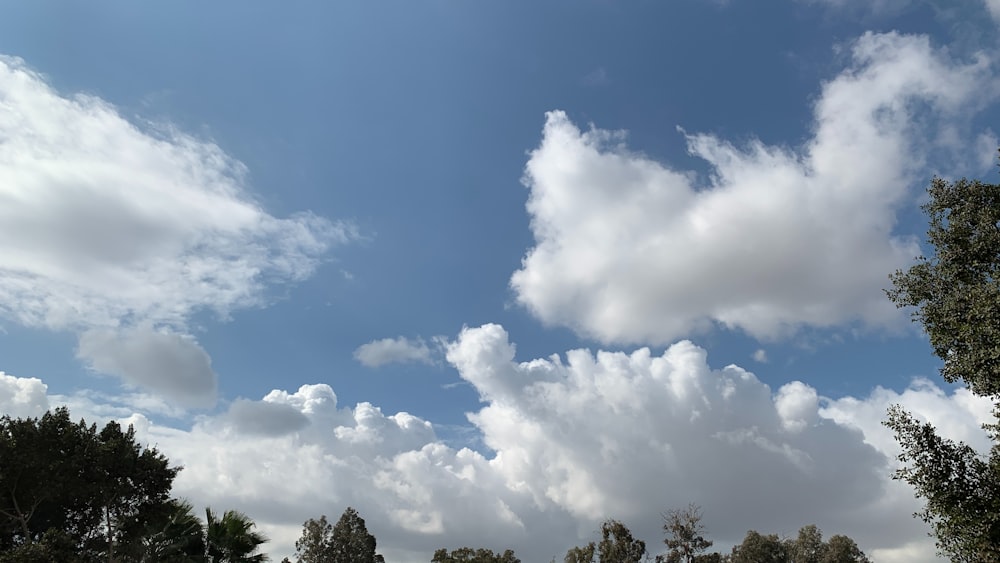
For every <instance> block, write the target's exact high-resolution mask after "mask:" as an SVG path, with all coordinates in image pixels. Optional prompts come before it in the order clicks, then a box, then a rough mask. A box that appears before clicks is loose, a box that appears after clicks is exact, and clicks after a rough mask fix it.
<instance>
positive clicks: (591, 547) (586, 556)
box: [563, 542, 597, 563]
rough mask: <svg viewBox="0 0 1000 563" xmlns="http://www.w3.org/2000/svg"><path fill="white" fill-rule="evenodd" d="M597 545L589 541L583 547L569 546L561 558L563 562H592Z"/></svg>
mask: <svg viewBox="0 0 1000 563" xmlns="http://www.w3.org/2000/svg"><path fill="white" fill-rule="evenodd" d="M596 553H597V546H596V545H595V544H594V542H590V543H588V544H587V545H585V546H583V547H571V548H570V549H569V551H567V552H566V557H564V558H563V563H593V562H594V555H595V554H596Z"/></svg>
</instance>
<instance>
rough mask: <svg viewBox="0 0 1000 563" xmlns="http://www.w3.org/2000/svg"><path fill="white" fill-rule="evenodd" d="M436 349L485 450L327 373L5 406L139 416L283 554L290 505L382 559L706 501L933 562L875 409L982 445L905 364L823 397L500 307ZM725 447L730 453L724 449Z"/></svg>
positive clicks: (789, 530)
mask: <svg viewBox="0 0 1000 563" xmlns="http://www.w3.org/2000/svg"><path fill="white" fill-rule="evenodd" d="M447 359H448V362H449V363H450V364H451V365H452V366H453V367H454V368H455V369H456V370H457V372H458V374H459V376H460V377H461V378H462V379H463V380H465V381H467V382H468V383H469V384H471V385H472V386H473V387H474V388H475V389H476V390H477V392H478V393H479V395H480V398H481V400H482V401H483V406H482V408H480V409H479V410H478V411H476V412H473V413H470V415H469V419H470V421H471V422H472V423H473V424H474V425H475V427H476V429H477V431H478V432H479V433H480V434H481V436H482V440H483V442H484V443H485V444H486V445H487V446H488V448H489V449H488V450H487V451H484V452H477V451H473V450H470V449H466V448H463V449H455V448H451V447H448V446H447V445H445V444H444V443H442V441H441V440H440V439H438V437H437V436H436V434H435V432H434V428H433V425H432V424H431V423H430V422H429V421H426V420H422V419H420V418H417V417H414V416H412V415H409V414H407V413H396V414H393V415H388V414H385V413H383V412H382V411H381V410H380V409H379V408H378V407H376V406H374V405H372V404H369V403H360V404H358V405H356V406H354V407H353V408H352V407H347V406H341V405H339V404H338V402H337V396H336V394H335V393H334V391H333V390H332V389H331V388H330V387H329V386H327V385H322V384H320V385H304V386H302V387H300V388H299V389H298V390H296V391H293V392H289V391H282V390H275V391H272V392H271V393H269V394H268V395H267V396H265V397H264V398H263V399H262V400H260V401H251V400H246V399H242V400H239V401H236V402H235V403H233V404H232V405H231V407H230V409H229V411H228V412H226V413H223V414H220V415H218V416H206V417H200V418H199V420H198V421H197V422H196V424H195V425H194V426H193V427H192V428H190V429H184V428H173V427H170V426H163V425H158V424H153V423H152V422H150V420H149V418H148V417H146V416H145V415H144V414H142V412H141V409H136V408H134V406H131V407H130V406H127V405H125V404H124V403H122V404H117V405H109V404H108V402H107V401H97V400H95V398H94V397H92V396H70V397H47V396H46V395H45V394H44V392H45V388H44V385H43V384H42V383H41V382H40V381H38V380H36V379H18V378H15V377H12V376H4V377H2V378H0V386H2V387H3V388H4V389H11V388H13V389H17V390H20V391H19V392H16V393H14V394H12V395H11V394H9V393H4V394H3V395H2V396H3V397H4V400H3V401H2V402H0V407H2V409H3V412H12V413H20V414H36V413H38V412H41V410H42V409H43V408H46V407H47V406H48V405H50V404H51V405H56V404H64V403H65V404H69V405H70V406H71V408H72V412H73V415H74V417H78V416H87V417H88V418H95V419H100V418H107V417H109V416H112V417H115V418H118V419H120V420H123V421H125V422H130V423H133V424H135V426H136V428H137V431H138V432H139V436H140V439H142V440H144V441H148V442H149V443H153V444H156V445H157V447H159V448H160V449H161V450H162V451H163V452H164V453H165V454H166V455H167V456H168V457H169V458H170V459H171V461H172V462H174V463H176V464H180V465H183V466H184V467H185V469H184V470H183V471H182V472H181V474H180V476H179V477H178V479H177V482H176V487H175V493H176V494H179V495H183V496H186V497H188V498H190V499H193V500H195V501H196V502H200V503H205V504H210V505H212V506H213V507H227V508H230V507H231V508H237V509H240V510H245V511H247V512H248V513H249V514H251V515H253V517H254V518H255V519H256V520H257V521H258V523H260V524H262V525H263V526H264V528H265V530H266V531H268V532H269V533H270V534H271V536H272V538H274V542H273V543H272V544H270V545H269V550H270V552H271V553H272V554H273V555H275V556H277V558H279V559H280V557H281V556H283V555H286V554H290V553H291V552H292V551H293V547H292V544H293V543H294V540H295V539H296V538H297V537H298V535H299V533H300V531H301V523H302V522H303V521H304V520H305V519H306V518H310V517H318V516H319V515H320V514H327V515H328V516H333V517H336V516H337V515H339V513H340V512H341V511H343V509H344V508H345V507H346V506H348V505H351V506H354V507H356V508H357V509H358V510H359V511H361V513H362V514H363V515H364V517H365V519H366V521H367V522H368V524H369V528H370V530H371V531H372V532H373V533H374V534H375V535H376V537H377V538H378V540H379V544H380V546H382V548H383V553H385V554H386V555H387V557H392V558H393V559H396V560H403V561H419V560H427V559H428V558H429V556H430V553H431V552H432V551H433V550H434V549H436V548H439V547H457V546H461V545H477V546H479V545H481V546H487V547H491V548H502V547H514V548H516V550H517V552H518V555H519V556H520V557H521V558H522V560H525V561H545V560H549V559H550V558H551V557H553V556H554V557H556V558H557V559H558V558H560V557H561V556H562V555H563V554H564V553H565V550H566V549H567V548H568V547H570V546H571V545H573V544H577V543H582V542H584V541H587V540H589V539H591V536H592V535H593V533H594V532H595V531H596V530H597V529H598V525H599V522H600V521H601V520H602V519H604V518H608V517H615V518H619V519H622V520H623V521H625V522H626V524H627V525H629V526H630V527H631V528H632V529H633V531H634V532H636V534H637V535H638V537H640V538H643V539H645V540H646V541H647V544H648V545H649V546H650V547H652V548H653V549H656V548H657V547H658V546H659V545H660V540H661V532H660V530H659V522H660V519H659V514H660V512H661V511H663V510H666V509H669V508H672V507H677V506H684V505H686V504H687V503H689V502H696V503H699V504H700V505H702V506H703V507H704V512H705V517H706V521H705V522H706V524H707V526H708V530H709V532H710V534H711V537H712V539H714V540H716V542H717V547H719V548H722V549H725V546H726V545H729V544H731V543H733V542H739V541H740V540H741V539H742V537H743V535H744V534H745V532H746V530H747V529H748V528H751V527H752V528H755V529H757V530H760V531H762V532H767V533H772V532H775V533H779V534H785V535H790V534H794V532H795V531H796V530H797V529H798V527H800V526H801V525H804V524H807V523H816V524H818V525H819V526H820V527H821V528H822V529H823V530H825V531H826V532H827V533H828V534H833V533H845V534H848V535H850V536H852V537H854V538H856V539H857V540H858V541H859V542H860V544H861V546H862V547H863V548H864V549H866V550H867V551H869V553H874V554H875V556H876V559H875V560H876V561H883V562H884V561H902V560H907V561H917V562H919V561H932V560H934V558H933V556H932V554H933V547H932V545H931V544H930V543H929V542H928V540H927V538H926V537H925V534H926V529H925V528H924V526H923V525H922V524H921V523H920V522H919V521H917V520H915V519H912V518H908V517H904V516H902V515H908V514H910V513H912V512H913V511H914V510H916V509H917V508H918V505H917V502H916V501H915V500H914V499H913V496H912V493H911V491H910V490H909V489H908V488H906V487H905V486H903V485H901V484H899V483H896V482H893V481H891V480H890V479H889V475H890V472H891V470H892V468H893V464H894V458H895V455H896V453H898V452H897V450H896V446H895V443H894V442H893V441H892V439H891V436H888V435H887V434H886V431H885V429H884V428H883V427H882V426H881V420H882V419H883V418H884V413H885V409H886V408H887V407H888V406H889V405H890V404H893V403H902V404H903V405H905V406H906V407H907V408H909V409H911V410H913V411H914V412H916V413H917V414H918V415H919V416H921V417H924V418H926V419H928V420H931V421H933V422H935V423H937V424H938V425H939V427H940V428H941V430H942V431H943V432H944V433H945V434H946V435H949V436H951V437H954V438H959V439H966V440H968V441H970V443H972V444H974V445H977V446H980V447H982V446H983V445H985V444H987V443H988V440H987V438H986V437H985V435H984V434H983V432H982V431H981V430H980V429H979V427H978V424H979V423H980V422H982V421H984V420H988V418H989V405H988V404H987V403H988V402H984V401H981V400H979V399H977V398H975V397H972V396H971V395H969V394H968V393H966V392H964V391H957V392H954V393H951V394H949V393H945V392H944V391H942V390H940V389H939V388H937V387H935V386H934V385H932V384H930V383H928V382H926V381H919V380H918V381H916V382H915V383H914V385H913V386H912V387H911V388H910V389H908V390H906V391H904V392H903V393H896V392H893V391H890V390H886V389H881V388H879V389H876V391H874V392H873V393H872V394H871V395H869V396H868V397H859V398H855V397H844V398H839V399H829V398H825V397H821V396H819V395H818V394H817V393H816V390H815V389H813V388H812V387H810V386H809V385H807V384H804V383H801V382H791V383H788V384H786V385H783V386H781V387H780V388H779V389H777V390H773V389H771V388H769V387H768V386H767V385H765V384H763V383H762V382H761V381H759V380H758V379H757V378H756V377H755V376H754V375H753V374H752V373H750V372H748V371H746V370H745V369H743V368H740V367H738V366H732V365H731V366H726V367H724V368H722V369H717V368H713V367H711V365H710V362H709V360H708V357H707V353H706V351H705V350H703V349H701V348H699V347H697V346H695V345H693V344H691V343H690V342H686V341H685V342H679V343H677V344H674V345H672V346H670V347H669V348H667V350H666V351H664V352H663V354H661V355H653V354H652V353H651V352H650V351H649V350H648V349H646V348H640V349H637V350H634V351H632V352H630V353H624V352H608V351H597V352H590V351H587V350H572V351H569V352H567V353H566V354H564V355H553V356H550V357H548V358H539V359H532V360H528V361H517V360H516V359H515V346H514V344H513V343H512V342H510V340H509V337H508V335H507V333H506V331H505V330H504V329H503V328H502V327H500V326H498V325H484V326H481V327H476V328H468V329H465V330H463V331H462V333H461V334H460V335H459V336H458V338H457V339H456V340H454V341H453V342H452V343H451V344H449V346H448V351H447ZM736 460H739V461H738V463H737V462H736Z"/></svg>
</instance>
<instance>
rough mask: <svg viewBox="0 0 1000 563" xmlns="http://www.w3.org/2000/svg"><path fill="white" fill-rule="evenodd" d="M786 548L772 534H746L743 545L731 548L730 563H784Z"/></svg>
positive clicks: (786, 557) (783, 543)
mask: <svg viewBox="0 0 1000 563" xmlns="http://www.w3.org/2000/svg"><path fill="white" fill-rule="evenodd" d="M788 560H789V558H788V546H787V545H786V544H785V542H783V541H781V539H779V538H778V536H776V535H774V534H770V535H766V536H765V535H763V534H760V533H759V532H757V531H755V530H750V531H749V532H747V535H746V537H744V538H743V543H741V544H740V545H737V546H735V547H734V548H733V554H732V558H731V561H732V563H786V562H787V561H788Z"/></svg>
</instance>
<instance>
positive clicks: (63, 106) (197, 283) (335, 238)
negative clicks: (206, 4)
mask: <svg viewBox="0 0 1000 563" xmlns="http://www.w3.org/2000/svg"><path fill="white" fill-rule="evenodd" d="M0 108H2V111H0V138H2V139H3V142H2V143H0V246H2V247H3V249H4V251H3V253H2V254H0V317H5V318H8V319H11V320H13V321H15V322H18V323H20V324H22V325H24V326H29V327H41V328H48V329H52V330H73V331H80V332H84V331H88V330H91V329H96V330H95V331H93V332H86V333H85V334H83V336H82V337H81V343H80V350H81V355H82V357H84V359H86V360H87V361H88V362H90V365H91V366H92V367H94V368H95V369H98V370H101V371H107V372H110V373H115V374H117V375H121V376H122V377H124V378H125V379H126V380H128V381H130V382H132V383H137V384H141V385H143V386H145V387H147V388H150V389H155V390H158V391H164V392H166V393H167V394H168V395H170V396H175V397H182V398H192V397H195V396H197V397H206V396H208V392H209V391H210V389H209V388H210V387H211V388H213V389H214V376H213V375H211V373H210V370H209V369H208V367H207V357H204V351H202V350H201V349H200V348H199V347H197V345H196V344H195V343H194V342H193V340H190V339H189V338H188V337H182V336H180V335H170V333H169V332H164V331H160V330H157V331H151V330H148V329H136V330H135V331H133V332H128V331H129V330H131V329H128V330H126V334H124V335H119V336H115V335H113V334H112V332H111V331H113V330H117V329H119V327H123V326H124V327H137V326H140V325H144V324H148V325H152V326H156V327H173V328H175V329H178V330H179V331H183V327H184V326H185V324H186V322H187V320H188V318H189V317H190V315H192V314H193V313H195V312H197V311H200V310H212V311H215V312H217V313H218V314H219V315H221V316H223V317H224V316H226V315H227V314H228V313H229V312H230V311H232V310H233V309H236V308H239V307H246V306H251V305H259V304H261V303H264V301H265V300H266V288H267V286H268V285H269V284H273V283H281V282H286V281H294V280H300V279H303V278H305V277H307V276H309V275H310V274H311V273H312V272H313V271H314V270H315V268H316V267H317V265H318V264H319V262H320V261H321V259H322V257H323V255H324V254H325V253H326V252H327V250H328V249H329V248H330V247H331V246H332V245H334V244H337V243H341V242H345V241H347V240H349V239H351V238H352V237H353V236H354V234H353V231H352V228H351V227H350V226H349V225H347V224H343V223H333V222H331V221H328V220H327V219H324V218H321V217H317V216H315V215H313V214H310V213H301V214H298V215H294V216H292V217H290V218H277V217H274V216H272V215H270V214H268V213H267V212H266V211H265V210H264V209H263V208H262V207H261V206H260V205H259V204H258V203H257V202H256V201H254V199H253V197H252V195H251V194H250V193H249V191H248V189H247V186H248V173H247V170H246V168H245V166H244V165H243V164H241V163H240V162H238V161H236V160H234V159H232V158H230V157H229V156H228V155H226V154H225V153H224V152H223V150H222V149H221V148H220V147H218V146H217V145H215V144H213V143H211V142H208V141H203V140H199V139H196V138H194V137H191V136H189V135H186V134H184V133H182V132H180V131H177V130H176V129H174V128H172V127H170V126H169V125H162V126H157V125H154V124H148V123H138V124H137V123H133V122H130V121H129V120H127V119H126V118H124V117H123V116H122V115H121V114H120V113H119V112H118V110H117V109H116V108H115V107H113V106H112V105H110V104H108V103H106V102H105V101H103V100H101V99H99V98H96V97H93V96H87V95H82V94H81V95H72V96H66V95H62V94H60V93H58V92H56V91H55V90H53V89H52V88H51V87H50V86H49V85H48V84H47V83H46V81H45V79H44V78H43V77H42V76H40V75H39V74H37V73H35V72H33V71H31V70H30V69H28V68H27V66H26V65H25V63H24V62H23V61H21V60H20V59H16V58H11V57H0ZM119 345H121V346H124V348H123V349H121V350H117V351H116V350H113V348H114V347H116V346H119ZM137 347H138V348H142V347H145V349H146V350H147V351H151V352H154V355H153V356H152V357H151V358H150V359H148V360H147V361H146V362H141V363H140V362H137V361H136V358H135V353H136V348H137ZM153 348H155V350H154V349H153ZM153 358H158V359H163V360H166V362H167V363H165V364H163V365H150V362H152V359H153ZM186 361H191V362H194V363H196V364H197V365H196V366H195V365H192V364H185V365H188V366H189V367H195V368H196V369H195V371H194V372H191V373H189V374H187V375H185V373H184V372H182V371H179V370H176V369H174V368H176V367H181V366H179V365H178V364H177V362H181V363H183V362H186ZM170 380H173V381H170ZM188 384H190V385H193V387H191V388H189V389H182V387H183V386H184V385H188Z"/></svg>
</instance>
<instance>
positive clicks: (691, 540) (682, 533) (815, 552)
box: [431, 504, 870, 563]
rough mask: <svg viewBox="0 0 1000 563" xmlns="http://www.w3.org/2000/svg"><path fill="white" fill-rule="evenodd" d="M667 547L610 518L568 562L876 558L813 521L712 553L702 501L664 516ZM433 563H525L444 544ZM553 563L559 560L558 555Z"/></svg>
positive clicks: (789, 562) (804, 562) (849, 562)
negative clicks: (789, 534)
mask: <svg viewBox="0 0 1000 563" xmlns="http://www.w3.org/2000/svg"><path fill="white" fill-rule="evenodd" d="M663 531H664V536H665V537H664V540H663V543H664V544H665V547H666V551H665V552H664V553H662V554H659V555H656V556H655V557H653V556H652V555H651V554H649V553H647V551H646V542H644V541H642V540H639V539H636V538H635V537H633V536H632V532H631V531H630V530H629V529H628V527H626V526H625V525H624V524H622V523H621V522H619V521H617V520H607V521H605V522H604V523H603V524H602V525H601V540H600V541H599V542H590V543H588V544H587V545H584V546H578V547H573V548H570V550H569V551H567V552H566V556H565V557H564V558H563V563H642V562H645V561H656V563H870V562H869V559H868V557H867V556H866V555H865V554H864V552H862V551H861V550H860V549H859V548H858V545H857V544H856V543H855V542H854V540H852V539H851V538H849V537H847V536H840V535H838V536H833V537H831V538H830V539H829V541H823V535H822V533H821V532H820V530H819V528H817V527H816V526H813V525H809V526H805V527H803V528H802V529H800V530H799V534H798V537H796V538H794V539H781V538H779V537H778V536H777V535H775V534H770V535H766V536H765V535H762V534H760V533H759V532H756V531H754V530H750V531H749V532H747V535H746V538H745V539H744V540H743V543H741V544H740V545H737V546H735V547H733V549H732V551H731V552H730V553H727V554H723V553H720V552H709V551H708V550H709V548H711V547H712V545H713V542H712V541H711V540H709V539H707V538H706V537H705V529H704V526H703V525H702V523H701V511H700V509H699V508H698V507H697V506H696V505H693V504H692V505H689V506H688V507H687V508H684V509H678V510H671V511H670V512H668V513H666V514H664V515H663ZM431 562H432V563H521V560H520V559H518V558H517V557H515V556H514V552H513V551H511V550H507V551H505V552H503V553H494V552H492V551H490V550H487V549H471V548H467V547H465V548H461V549H457V550H454V551H452V552H450V553H449V552H447V551H446V550H444V549H440V550H438V551H437V552H435V553H434V559H432V560H431ZM552 563H555V560H554V559H553V561H552Z"/></svg>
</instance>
